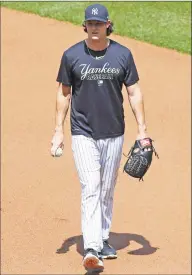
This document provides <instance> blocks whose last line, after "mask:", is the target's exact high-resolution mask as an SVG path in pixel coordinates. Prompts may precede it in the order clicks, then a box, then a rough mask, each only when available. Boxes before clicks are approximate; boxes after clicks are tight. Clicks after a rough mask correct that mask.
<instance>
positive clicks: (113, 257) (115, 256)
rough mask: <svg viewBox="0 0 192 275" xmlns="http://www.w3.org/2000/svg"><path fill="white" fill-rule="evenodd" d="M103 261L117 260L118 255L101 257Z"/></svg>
mask: <svg viewBox="0 0 192 275" xmlns="http://www.w3.org/2000/svg"><path fill="white" fill-rule="evenodd" d="M101 257H102V259H117V255H107V256H105V255H101Z"/></svg>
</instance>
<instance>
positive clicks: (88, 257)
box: [83, 248, 104, 270]
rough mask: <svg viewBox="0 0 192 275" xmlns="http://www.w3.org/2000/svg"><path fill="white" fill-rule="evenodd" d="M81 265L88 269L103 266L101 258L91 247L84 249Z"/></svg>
mask: <svg viewBox="0 0 192 275" xmlns="http://www.w3.org/2000/svg"><path fill="white" fill-rule="evenodd" d="M83 265H84V267H85V268H86V269H88V270H95V269H103V268H104V265H103V261H102V258H100V257H99V255H98V253H97V251H95V250H94V249H92V248H89V249H87V250H86V251H85V255H84V258H83Z"/></svg>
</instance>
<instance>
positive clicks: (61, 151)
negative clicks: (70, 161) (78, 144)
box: [55, 147, 63, 157]
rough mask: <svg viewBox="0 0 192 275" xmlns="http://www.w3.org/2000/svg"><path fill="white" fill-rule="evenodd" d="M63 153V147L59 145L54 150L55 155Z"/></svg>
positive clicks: (58, 155)
mask: <svg viewBox="0 0 192 275" xmlns="http://www.w3.org/2000/svg"><path fill="white" fill-rule="evenodd" d="M62 155H63V149H62V148H61V147H59V148H57V150H56V151H55V157H60V156H62Z"/></svg>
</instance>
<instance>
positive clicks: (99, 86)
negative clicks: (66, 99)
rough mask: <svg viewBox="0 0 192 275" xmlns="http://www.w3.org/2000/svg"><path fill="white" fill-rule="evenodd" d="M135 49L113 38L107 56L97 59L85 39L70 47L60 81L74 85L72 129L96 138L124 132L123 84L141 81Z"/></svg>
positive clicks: (62, 63)
mask: <svg viewBox="0 0 192 275" xmlns="http://www.w3.org/2000/svg"><path fill="white" fill-rule="evenodd" d="M138 80H139V76H138V72H137V69H136V65H135V62H134V59H133V56H132V53H131V51H130V50H129V49H128V48H126V47H124V46H123V45H121V44H119V43H117V42H115V41H113V40H110V44H109V46H108V48H107V50H106V53H105V55H104V57H103V58H99V59H96V58H95V57H93V56H92V55H91V54H90V51H88V48H87V45H86V43H85V41H81V42H79V43H77V44H75V45H74V46H72V47H70V48H69V49H67V50H66V51H65V52H64V54H63V56H62V59H61V64H60V68H59V72H58V76H57V81H58V82H60V83H62V84H63V85H66V86H71V87H72V99H71V133H72V135H85V136H88V137H92V138H94V139H105V138H110V137H117V136H120V135H123V134H124V130H125V123H124V110H123V95H122V87H123V84H124V85H125V86H131V85H133V84H135V83H136V82H138Z"/></svg>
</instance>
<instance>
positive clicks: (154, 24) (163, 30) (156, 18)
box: [1, 1, 191, 54]
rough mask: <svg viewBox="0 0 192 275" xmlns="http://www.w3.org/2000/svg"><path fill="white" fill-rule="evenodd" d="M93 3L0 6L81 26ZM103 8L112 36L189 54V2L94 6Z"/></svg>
mask: <svg viewBox="0 0 192 275" xmlns="http://www.w3.org/2000/svg"><path fill="white" fill-rule="evenodd" d="M93 3H95V2H78V1H77V2H1V6H3V7H8V8H11V9H16V10H21V11H24V12H30V13H35V14H38V15H40V16H43V17H50V18H55V19H57V20H60V21H69V22H72V23H74V24H77V25H81V24H82V21H83V18H84V9H85V8H86V7H87V6H88V5H89V4H93ZM97 3H101V4H103V5H105V6H106V7H107V8H108V10H109V14H110V19H111V20H112V21H113V22H114V25H115V33H116V34H119V35H122V36H128V37H131V38H135V39H137V40H141V41H145V42H148V43H151V44H155V45H157V46H161V47H165V48H171V49H175V50H177V51H180V52H184V53H188V54H191V3H190V2H97Z"/></svg>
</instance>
